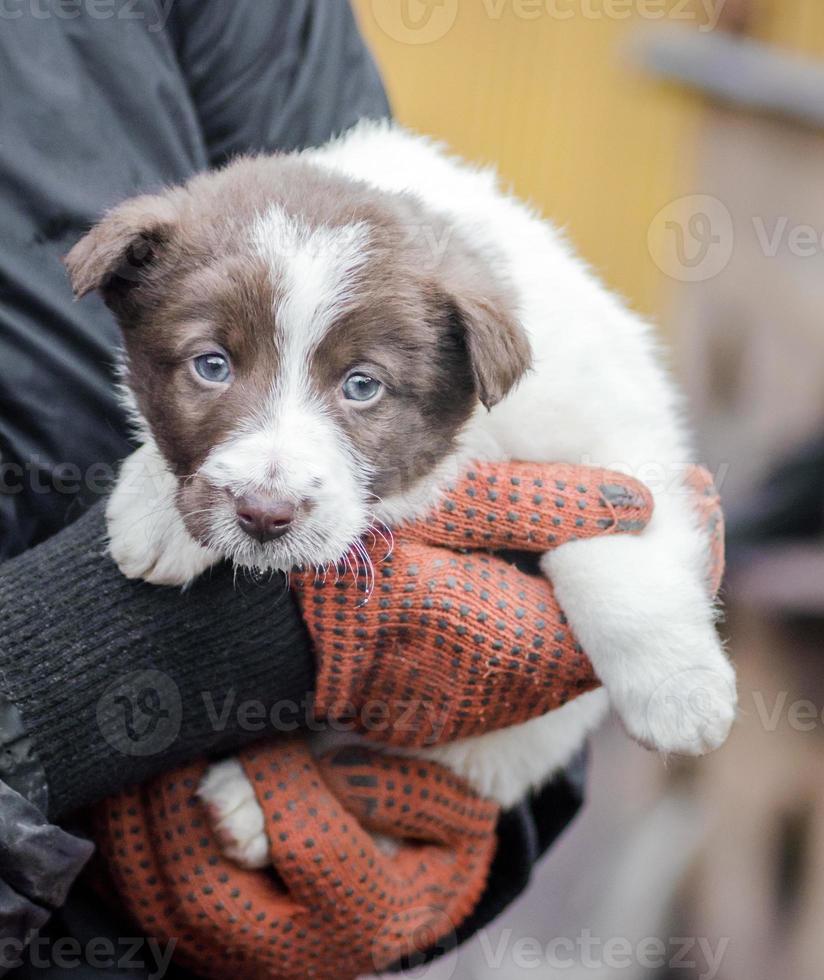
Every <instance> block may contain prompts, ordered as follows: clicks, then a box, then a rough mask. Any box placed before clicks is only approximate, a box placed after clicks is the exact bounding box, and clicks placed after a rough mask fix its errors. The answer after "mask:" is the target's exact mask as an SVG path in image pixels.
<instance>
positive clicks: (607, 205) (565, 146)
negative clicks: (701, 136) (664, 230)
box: [355, 0, 824, 315]
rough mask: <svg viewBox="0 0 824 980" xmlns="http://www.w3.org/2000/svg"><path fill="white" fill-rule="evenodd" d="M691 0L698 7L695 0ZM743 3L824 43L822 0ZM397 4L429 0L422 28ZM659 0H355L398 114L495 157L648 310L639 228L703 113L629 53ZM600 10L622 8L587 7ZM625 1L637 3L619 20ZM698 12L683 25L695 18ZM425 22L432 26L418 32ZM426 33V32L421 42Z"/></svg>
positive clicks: (472, 151) (675, 1)
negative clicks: (650, 76) (630, 43)
mask: <svg viewBox="0 0 824 980" xmlns="http://www.w3.org/2000/svg"><path fill="white" fill-rule="evenodd" d="M691 2H693V3H694V4H696V6H697V9H698V10H702V9H704V6H705V5H704V0H691ZM713 2H714V3H717V2H718V0H713ZM730 2H733V0H730ZM751 2H752V3H753V7H754V25H753V32H754V33H755V34H757V35H758V36H761V37H764V38H766V39H770V40H774V41H776V42H777V43H780V44H783V45H787V46H789V47H793V48H796V49H799V50H802V51H805V52H807V53H824V0H751ZM402 3H404V4H406V5H407V12H408V16H412V17H413V18H414V17H416V16H417V17H421V18H422V19H421V21H420V23H423V22H424V21H425V17H424V16H423V15H424V14H425V12H426V11H425V8H426V5H428V4H430V3H433V4H434V6H433V7H432V17H431V19H430V20H429V22H428V25H427V27H426V28H425V29H416V27H415V25H414V24H413V25H412V26H411V27H410V26H407V25H405V24H404V21H403V20H402V19H401V10H400V8H401V4H402ZM663 5H665V6H666V8H667V9H668V10H669V11H670V12H673V11H676V10H682V9H683V7H684V4H683V2H682V0H663ZM661 6H662V0H355V7H356V9H357V11H358V13H359V16H360V20H361V24H362V27H363V29H364V32H365V33H366V35H367V37H368V39H369V41H370V43H371V45H372V48H373V50H374V52H375V54H376V56H377V58H378V61H379V63H380V65H381V67H382V69H383V72H384V76H385V78H386V81H387V84H388V87H389V91H390V95H391V98H392V101H393V105H394V108H395V111H396V114H397V116H398V118H399V119H400V120H401V121H402V122H404V123H406V124H407V125H410V126H412V127H413V128H415V129H418V130H421V131H424V132H427V133H432V134H434V135H436V136H439V137H441V138H443V139H445V140H446V141H447V142H448V143H449V144H451V145H452V146H453V147H454V148H455V149H456V150H457V151H458V152H459V153H461V154H462V155H463V156H466V157H468V158H470V159H473V160H479V161H494V162H495V163H496V164H497V165H498V167H499V169H500V171H501V173H502V174H503V176H504V177H505V179H507V180H508V181H510V182H511V183H512V185H513V187H514V189H515V190H516V191H517V193H519V194H520V195H521V196H523V197H526V198H528V199H530V200H532V201H533V202H534V203H535V204H537V205H538V207H539V208H540V209H541V210H542V211H543V212H544V213H545V214H546V215H547V216H549V217H551V218H553V219H554V220H555V221H556V222H557V223H559V224H561V225H563V226H565V227H566V228H567V230H568V232H569V234H570V237H571V238H572V240H573V241H574V242H575V244H576V246H577V247H578V249H579V251H580V252H581V253H582V254H583V255H584V256H585V257H586V258H587V259H588V260H589V262H590V263H591V264H592V265H594V266H595V267H596V268H597V269H598V270H599V272H600V273H601V275H602V276H603V278H604V279H605V280H606V281H607V282H608V283H609V284H610V285H611V286H612V287H614V288H616V289H618V290H619V291H620V292H621V293H623V294H624V295H625V296H626V297H627V298H628V299H629V301H630V302H631V303H632V304H633V305H634V306H635V307H636V308H637V309H639V310H641V311H642V312H645V313H649V314H652V315H661V314H662V312H663V311H664V309H665V307H666V297H667V291H668V288H669V284H668V282H667V280H666V279H665V278H664V277H663V276H662V275H661V273H660V272H659V270H658V268H657V267H656V266H655V264H654V263H653V261H652V259H651V258H650V254H649V251H648V247H647V233H648V229H649V226H650V223H651V221H652V219H653V217H654V216H655V214H656V213H657V212H658V211H659V209H660V208H661V207H663V206H664V205H665V204H666V203H667V202H668V201H670V200H672V199H673V198H675V197H678V196H679V195H680V194H681V193H682V192H683V190H682V189H683V188H686V187H689V186H690V185H689V175H690V171H691V160H692V155H693V147H694V145H695V140H696V133H697V127H698V124H699V120H700V115H701V102H700V100H699V99H698V98H697V97H695V96H693V95H691V94H688V93H686V92H684V91H681V90H678V89H676V88H674V87H672V86H664V85H661V84H658V83H656V82H653V81H650V80H649V79H647V78H645V77H643V76H642V75H640V74H639V73H638V72H637V71H636V69H635V68H634V67H633V66H632V64H631V63H630V61H629V59H628V58H627V57H626V55H625V48H626V44H627V40H628V37H629V36H631V35H632V34H633V32H634V31H635V30H637V29H638V28H642V27H647V28H654V27H655V26H656V24H658V25H660V23H661V22H660V21H650V20H648V18H647V17H644V16H641V14H640V13H639V12H641V11H643V12H646V13H647V14H649V13H650V12H655V10H657V9H660V8H661ZM694 9H695V8H694ZM547 10H549V11H555V12H556V14H560V16H558V15H556V16H552V15H550V14H547V12H546V11H547ZM571 10H572V11H577V13H575V14H574V16H571V17H566V16H565V15H566V12H567V11H571ZM604 10H608V11H612V12H613V13H615V12H617V13H618V14H619V17H618V18H616V17H614V16H603V15H601V16H593V13H594V12H597V11H604ZM624 10H626V11H634V13H632V14H631V16H630V17H629V18H628V19H624V18H623V16H622V15H621V12H622V11H624ZM583 11H586V12H587V13H586V14H585V13H583ZM536 14H537V15H536ZM699 18H700V19H699V20H697V21H692V22H691V23H688V22H683V25H682V26H684V27H686V28H688V27H690V26H692V28H693V29H695V28H696V27H698V26H701V27H704V26H705V21H704V20H703V16H702V15H699ZM426 31H428V32H429V34H430V35H436V36H433V37H432V38H430V39H428V40H427V39H426V37H425V34H426ZM422 38H423V39H424V40H427V43H416V42H419V41H420V40H421V39H422Z"/></svg>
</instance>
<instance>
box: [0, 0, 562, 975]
mask: <svg viewBox="0 0 824 980" xmlns="http://www.w3.org/2000/svg"><path fill="white" fill-rule="evenodd" d="M6 8H7V9H6V10H4V17H3V20H2V27H0V229H1V230H2V234H0V454H1V455H0V556H2V557H3V558H5V559H8V560H7V561H6V562H5V564H4V565H2V566H0V693H2V695H3V698H2V700H1V701H0V778H1V779H2V780H3V783H1V784H0V940H6V939H8V938H9V937H14V936H22V935H23V934H24V933H25V932H26V930H27V929H29V928H30V927H32V926H36V927H43V929H44V931H45V934H47V935H49V936H51V937H52V938H54V939H56V938H59V937H60V936H73V937H76V938H82V937H84V936H98V937H99V936H112V937H114V936H118V935H119V936H123V935H129V934H130V932H129V931H128V927H126V926H123V925H120V926H119V925H118V924H117V922H116V920H114V919H113V918H112V914H111V912H110V910H107V909H105V908H103V907H102V905H101V903H99V902H96V901H95V900H94V899H92V898H90V897H89V895H88V894H86V893H85V892H84V891H83V889H82V886H79V887H76V888H75V889H74V891H73V892H72V893H71V894H70V895H69V898H68V900H67V901H65V902H64V900H65V893H66V890H67V888H68V886H69V884H70V883H71V881H72V879H73V878H74V876H75V875H76V874H77V872H78V870H79V868H80V866H81V865H82V864H83V861H84V860H85V858H86V857H87V855H88V850H89V848H88V845H86V844H85V843H83V842H81V841H80V840H79V839H78V838H77V837H76V836H74V835H72V834H69V833H65V832H64V831H61V830H58V829H57V828H56V827H55V826H53V825H52V824H50V823H49V822H48V820H47V817H48V819H50V820H52V821H53V820H55V819H60V820H61V822H64V818H65V817H66V815H67V814H70V812H71V811H72V810H74V809H75V808H76V807H78V806H81V805H83V804H86V803H89V802H92V801H94V800H96V799H99V798H101V797H102V796H104V795H106V794H107V793H110V792H113V791H115V790H117V789H119V788H122V787H123V785H124V784H126V783H128V782H133V781H135V780H139V779H142V778H148V777H149V776H151V775H153V774H155V773H157V772H160V771H163V770H164V769H166V768H169V767H171V766H173V765H176V764H178V763H180V762H182V761H186V760H190V759H192V758H194V757H196V756H198V755H201V754H202V753H204V752H215V753H218V752H222V753H226V752H230V751H232V750H233V749H235V748H237V747H239V746H240V745H241V744H243V743H244V742H245V741H248V740H249V739H250V734H249V732H248V731H244V730H243V726H242V725H240V724H237V723H235V721H234V720H230V721H229V723H228V724H225V725H224V726H223V727H222V728H221V729H220V731H216V730H215V726H214V723H213V715H211V714H208V711H207V708H208V704H207V701H206V699H204V698H203V696H202V695H203V693H204V692H207V693H208V694H209V698H210V699H211V700H210V703H211V704H212V705H214V704H216V703H218V704H219V703H222V701H223V699H224V698H225V697H226V696H227V694H228V693H230V692H231V693H232V694H233V695H235V696H238V695H239V696H240V697H242V696H243V694H244V693H249V694H250V695H253V696H254V697H256V698H258V699H260V700H263V701H264V702H265V703H267V704H274V703H276V702H278V701H283V700H286V699H288V700H291V701H293V702H294V703H295V704H296V705H300V703H301V702H302V701H304V700H305V698H306V697H307V695H309V694H310V692H311V687H312V683H313V665H312V657H311V651H310V649H309V646H308V643H307V640H306V637H305V635H304V632H303V628H302V624H301V623H300V620H299V618H298V616H297V613H296V611H295V609H294V607H293V605H292V602H291V600H290V599H289V598H288V595H285V594H284V590H283V587H282V583H279V582H275V583H270V584H269V585H251V584H248V583H247V584H244V585H243V587H242V588H241V589H240V590H239V591H236V590H235V589H234V588H233V584H232V576H231V573H230V571H229V570H226V569H218V570H217V571H216V572H214V574H212V575H211V576H207V577H206V579H205V580H204V581H203V582H201V583H198V584H197V585H196V586H195V587H194V588H193V589H192V590H191V591H190V592H188V593H186V595H185V596H184V597H181V596H180V594H178V593H171V591H168V590H159V589H153V588H152V587H150V586H146V585H143V584H139V583H129V582H126V581H125V580H123V579H122V578H121V577H120V576H119V574H118V573H117V570H116V569H115V568H114V567H113V566H112V565H111V563H110V562H109V561H108V560H107V559H106V558H105V557H104V555H103V542H102V535H103V526H102V517H101V514H100V506H99V502H98V501H99V497H100V496H101V495H102V494H103V493H104V492H105V490H106V488H107V486H108V485H109V484H110V483H111V479H112V478H113V476H114V472H115V470H114V466H115V464H116V461H117V460H118V459H120V458H122V457H123V456H124V455H125V454H126V453H127V452H128V451H129V449H130V445H129V441H128V435H127V428H126V424H125V419H124V416H123V413H122V411H121V409H120V407H119V405H118V402H117V400H116V398H115V395H114V387H113V373H112V363H113V352H114V350H115V347H116V344H117V332H116V328H115V325H114V323H113V321H112V318H111V316H110V315H109V313H108V311H107V310H106V309H105V307H104V306H103V304H102V303H101V302H100V301H99V300H98V299H97V298H96V297H94V298H89V299H87V300H84V301H83V302H82V303H79V304H75V303H73V301H72V298H71V295H70V291H69V287H68V284H67V281H66V276H65V273H64V270H63V267H62V264H61V261H60V260H61V256H62V255H63V254H65V252H66V251H67V250H68V248H69V247H70V246H71V245H72V244H73V243H74V242H75V241H76V240H77V239H78V238H79V237H80V235H81V234H82V233H83V232H84V231H85V230H86V229H87V228H88V227H89V226H90V225H91V224H92V223H93V222H94V221H95V220H96V219H97V218H98V217H99V216H100V214H101V212H102V211H103V210H104V209H105V208H106V207H108V206H110V205H113V204H115V203H116V202H118V201H120V200H122V199H123V198H125V197H127V196H130V195H132V194H134V193H137V192H141V191H147V190H152V189H155V188H158V187H160V186H162V185H163V184H168V183H173V182H178V181H182V180H185V179H186V178H187V177H189V176H190V175H191V174H193V173H195V172H197V171H199V170H202V169H204V168H207V167H209V166H212V165H215V164H219V163H222V162H223V161H225V160H226V159H228V158H229V157H231V156H232V155H233V154H236V153H240V152H247V151H254V150H273V149H285V150H288V149H293V148H296V147H300V146H305V145H311V144H317V143H321V142H323V141H325V140H326V139H328V138H329V137H330V136H331V135H333V134H334V133H337V132H341V131H343V130H345V129H346V128H348V127H349V126H350V125H352V124H353V123H354V122H355V121H356V120H357V119H358V118H360V117H361V116H364V115H368V116H383V115H386V114H387V113H388V106H387V103H386V98H385V95H384V92H383V88H382V85H381V83H380V79H379V77H378V74H377V72H376V70H375V67H374V64H373V62H372V60H371V58H370V56H369V54H368V53H367V51H366V50H365V48H364V45H363V43H362V41H361V38H360V36H359V34H358V31H357V28H356V26H355V24H354V20H353V17H352V14H351V11H350V9H349V7H348V4H347V2H346V0H291V2H290V0H111V2H109V3H108V4H97V3H78V4H75V5H72V4H67V3H64V2H60V0H54V3H52V2H51V0H38V3H37V4H23V3H21V4H19V5H14V4H12V5H9V4H6ZM18 12H19V16H18ZM96 502H97V505H96ZM95 505H96V506H95ZM81 515H85V516H83V517H82V520H78V518H81ZM57 532H60V533H57ZM39 542H45V543H43V544H40V546H39V547H33V546H35V545H37V544H38V543H39ZM14 556H18V557H14ZM158 677H159V678H160V680H159V681H158V680H157V678H158ZM147 678H148V680H147ZM167 681H169V682H170V684H171V695H170V696H171V698H172V702H173V707H174V709H175V710H176V711H177V715H176V716H175V717H176V725H177V728H176V731H175V733H174V737H173V738H172V739H171V741H169V744H165V743H164V744H163V745H160V747H157V746H155V747H154V749H153V751H152V752H150V753H148V752H141V751H139V750H138V749H135V750H134V751H132V748H131V747H130V745H129V744H128V741H127V740H126V741H125V742H124V737H123V736H122V732H120V730H119V728H118V725H120V719H119V716H118V715H117V714H116V713H114V714H112V713H109V714H106V712H105V711H102V709H101V705H107V704H108V705H110V704H111V703H112V690H113V689H114V688H115V687H116V686H117V685H121V687H117V691H118V692H119V694H120V695H123V696H125V697H127V698H130V699H132V700H133V702H134V705H135V710H136V711H138V713H139V710H140V705H141V703H143V702H141V700H140V699H141V697H143V695H144V694H145V690H146V685H147V684H148V685H149V686H150V687H151V686H152V685H154V688H153V690H155V695H156V696H158V697H160V698H161V699H162V698H163V697H165V696H166V695H167V694H168V693H169V692H168V691H167V688H168V687H169V685H168V684H167ZM175 692H176V693H175ZM175 699H177V700H175ZM175 706H176V707H175ZM207 715H208V717H207ZM112 726H113V727H112ZM138 728H139V725H138ZM256 737H259V735H257V736H256ZM124 745H125V746H126V749H125V751H124ZM579 790H580V788H579V786H578V783H577V781H576V779H575V778H574V777H570V778H566V779H560V780H557V781H556V782H555V783H554V784H552V786H550V787H549V788H548V789H547V790H545V791H544V793H542V794H541V796H540V797H539V798H536V799H534V800H530V801H526V802H525V803H524V804H523V805H522V806H520V807H517V808H515V810H513V811H512V812H510V813H509V814H506V815H505V816H504V818H503V819H502V822H501V828H500V829H501V846H500V847H499V852H498V859H497V860H496V865H495V868H494V871H493V875H492V878H491V881H490V886H489V888H488V889H487V893H486V895H485V896H484V899H483V901H482V903H481V906H480V908H479V909H478V911H477V913H476V915H475V916H474V917H473V919H472V921H471V922H470V923H468V924H467V925H466V927H465V928H464V929H462V930H461V935H460V936H459V937H454V938H455V939H461V938H463V937H464V936H465V935H466V934H469V933H470V932H471V931H472V930H473V929H474V928H477V927H478V926H479V925H480V924H482V923H484V922H486V921H488V920H489V919H490V918H491V917H492V916H494V915H495V914H497V912H498V911H499V910H500V909H501V908H503V907H504V905H506V904H507V903H508V902H509V901H510V900H511V899H512V898H513V897H514V896H515V895H516V894H517V893H518V892H519V891H520V890H521V889H522V888H523V887H524V885H525V883H526V881H527V880H528V877H529V873H530V869H531V866H532V864H533V862H534V861H535V860H536V858H537V857H538V855H539V854H540V853H541V852H542V851H543V850H544V849H545V847H546V846H548V844H549V843H550V842H551V840H552V839H553V838H554V836H555V835H556V834H557V832H558V831H559V830H560V829H561V828H562V827H563V826H564V825H565V823H566V822H567V821H568V820H569V819H570V817H571V816H572V814H574V812H575V810H576V809H577V807H578V804H579V801H580V791H579ZM24 830H25V833H24ZM58 908H59V911H57V912H54V910H55V909H58ZM52 912H54V914H53V915H52V917H51V921H50V922H49V923H48V925H45V926H44V923H45V922H46V920H47V919H48V918H49V914H50V913H52ZM124 929H126V932H125V933H124ZM47 948H51V947H47ZM14 950H15V947H14V946H3V945H2V944H0V970H2V969H3V968H8V967H10V966H14V965H15V963H16V958H15V955H14ZM22 959H23V960H25V954H23V956H22ZM46 959H48V957H46ZM18 972H19V975H21V976H22V975H35V974H36V975H38V976H43V975H49V976H53V977H56V976H58V975H61V969H60V967H59V965H57V964H55V963H54V962H52V963H51V965H50V966H44V967H37V968H35V967H33V966H32V965H31V964H26V963H24V965H23V966H22V967H20V968H19V971H18ZM122 972H123V971H119V970H118V969H116V968H111V969H110V970H108V971H106V970H100V969H97V970H95V971H94V975H95V976H96V977H98V978H99V977H101V976H105V975H107V973H111V974H112V975H114V974H115V973H117V974H118V975H121V973H122ZM91 973H92V970H91V969H90V968H89V967H88V965H84V964H83V963H82V959H81V965H80V967H77V968H72V969H70V970H69V975H71V976H72V977H74V978H77V980H80V978H82V977H85V976H86V975H91ZM131 975H138V976H140V975H141V974H140V972H139V971H138V972H137V973H136V974H135V973H132V974H131Z"/></svg>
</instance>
